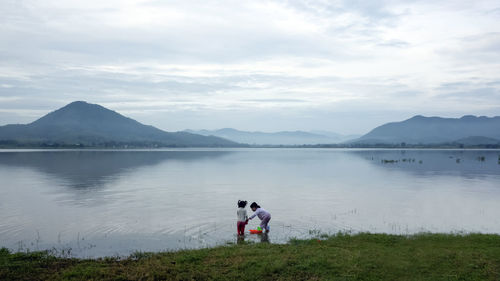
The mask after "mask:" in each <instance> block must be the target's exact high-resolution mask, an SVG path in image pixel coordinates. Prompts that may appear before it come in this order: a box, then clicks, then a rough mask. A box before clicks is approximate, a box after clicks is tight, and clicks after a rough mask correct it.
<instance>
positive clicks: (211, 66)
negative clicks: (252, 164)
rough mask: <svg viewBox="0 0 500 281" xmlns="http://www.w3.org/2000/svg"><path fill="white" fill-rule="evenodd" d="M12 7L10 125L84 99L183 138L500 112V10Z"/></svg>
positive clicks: (4, 23)
mask: <svg viewBox="0 0 500 281" xmlns="http://www.w3.org/2000/svg"><path fill="white" fill-rule="evenodd" d="M0 3H1V4H0V125H2V124H7V123H27V122H31V121H33V120H34V119H36V118H37V117H40V116H42V115H44V114H46V113H48V112H50V111H52V110H54V109H56V108H59V107H61V106H64V105H65V104H67V103H69V102H71V101H75V100H85V101H88V102H91V103H98V104H101V105H103V106H106V107H108V108H110V109H113V110H116V111H118V112H120V113H122V114H125V115H127V116H130V117H132V118H135V119H137V120H138V121H140V122H143V123H146V124H151V125H154V126H157V127H159V128H161V129H165V130H169V131H174V130H182V129H186V128H191V129H201V128H204V129H215V128H222V127H234V128H238V129H243V130H262V131H277V130H330V131H336V132H340V133H365V132H367V131H368V130H370V129H371V128H373V127H375V126H377V125H380V124H382V123H385V122H389V121H397V120H403V119H406V118H409V117H411V116H413V115H417V114H422V115H438V116H446V117H459V116H461V115H465V114H474V115H489V116H492V115H500V2H499V1H498V0H495V1H426V0H423V1H397V0H395V1H390V0H389V1H379V0H376V1H356V0H354V1H353V0H346V1H189V0H182V1H124V0H119V1H118V0H116V1H110V0H107V1H102V0H101V1H94V0H86V1H28V0H27V1H21V0H13V1H10V0H0Z"/></svg>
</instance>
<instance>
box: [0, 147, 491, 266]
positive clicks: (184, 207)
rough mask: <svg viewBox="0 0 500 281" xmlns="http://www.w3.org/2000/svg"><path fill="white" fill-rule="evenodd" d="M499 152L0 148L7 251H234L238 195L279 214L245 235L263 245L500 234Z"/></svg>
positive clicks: (0, 235)
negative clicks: (346, 237) (324, 237)
mask: <svg viewBox="0 0 500 281" xmlns="http://www.w3.org/2000/svg"><path fill="white" fill-rule="evenodd" d="M499 155H500V151H495V150H488V151H481V150H404V151H402V150H342V149H184V150H152V151H147V150H138V151H131V150H122V151H108V150H105V151H102V150H101V151H99V150H97V151H90V150H83V151H82V150H80V151H77V150H76V151H75V150H69V151H68V150H60V151H56V150H50V151H40V150H0V247H8V248H11V249H13V250H19V251H25V250H27V249H29V250H42V249H53V251H54V252H57V253H59V254H62V255H71V256H78V257H99V256H113V255H128V254H130V253H132V252H133V251H136V250H139V251H160V250H176V249H183V248H196V247H209V246H214V245H220V244H225V243H228V242H230V243H231V242H232V243H235V242H236V202H237V201H238V199H244V200H247V201H249V203H250V202H252V201H256V202H258V203H259V204H260V205H261V206H262V207H263V208H265V209H267V210H268V211H270V212H271V214H272V219H271V222H270V226H271V232H270V234H269V235H268V236H267V237H266V236H259V235H247V236H246V237H245V239H246V240H249V241H255V242H261V240H264V242H266V241H269V242H271V243H285V242H287V241H288V240H289V239H291V238H294V237H297V238H306V237H314V236H315V235H318V233H330V234H331V233H336V232H338V231H351V232H359V231H369V232H385V233H397V234H411V233H418V232H424V231H430V232H482V233H500V204H499V203H500V164H499ZM248 212H249V214H251V213H252V212H251V210H250V209H248ZM258 223H259V221H258V219H256V220H254V221H251V222H250V224H249V225H248V226H247V230H248V229H250V228H254V227H256V226H257V225H258ZM68 251H69V254H68Z"/></svg>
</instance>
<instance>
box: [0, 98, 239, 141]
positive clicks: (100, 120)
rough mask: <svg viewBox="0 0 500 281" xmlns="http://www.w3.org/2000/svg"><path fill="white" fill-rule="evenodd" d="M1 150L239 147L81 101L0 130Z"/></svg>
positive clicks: (212, 137)
mask: <svg viewBox="0 0 500 281" xmlns="http://www.w3.org/2000/svg"><path fill="white" fill-rule="evenodd" d="M0 145H2V146H41V147H46V146H49V147H51V146H53V147H61V146H62V147H67V146H76V147H89V146H90V147H165V146H167V147H178V146H179V147H186V146H189V147H194V146H200V147H214V146H215V147H221V146H222V147H226V146H240V145H239V144H237V143H235V142H233V141H229V140H226V139H222V138H219V137H215V136H202V135H196V134H191V133H188V132H175V133H170V132H165V131H162V130H160V129H157V128H155V127H153V126H147V125H143V124H141V123H139V122H137V121H135V120H133V119H130V118H128V117H125V116H123V115H121V114H119V113H117V112H115V111H112V110H109V109H106V108H104V107H102V106H100V105H97V104H89V103H86V102H83V101H76V102H73V103H70V104H68V105H66V106H64V107H62V108H60V109H58V110H56V111H53V112H51V113H49V114H47V115H45V116H43V117H42V118H40V119H38V120H36V121H34V122H33V123H30V124H26V125H5V126H1V127H0Z"/></svg>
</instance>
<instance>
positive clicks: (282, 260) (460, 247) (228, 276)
mask: <svg viewBox="0 0 500 281" xmlns="http://www.w3.org/2000/svg"><path fill="white" fill-rule="evenodd" d="M0 280H252V281H256V280H500V236H499V235H485V234H470V235H464V236H462V235H451V234H419V235H414V236H398V235H386V234H357V235H336V236H332V237H327V238H324V239H321V240H318V239H312V240H293V241H291V242H290V243H289V244H286V245H277V244H267V243H259V244H240V245H228V246H223V247H217V248H209V249H201V250H186V251H180V252H166V253H138V254H135V255H132V256H130V257H129V258H126V259H116V258H105V259H98V260H82V259H68V258H57V257H54V256H51V255H49V254H48V253H46V252H34V253H9V251H8V250H7V249H1V250H0Z"/></svg>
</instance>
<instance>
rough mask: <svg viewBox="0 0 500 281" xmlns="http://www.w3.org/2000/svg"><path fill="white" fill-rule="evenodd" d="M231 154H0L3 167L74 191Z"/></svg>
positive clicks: (93, 152) (190, 152) (138, 152)
mask: <svg viewBox="0 0 500 281" xmlns="http://www.w3.org/2000/svg"><path fill="white" fill-rule="evenodd" d="M228 153H230V152H228V151H36V152H7V153H0V165H6V166H19V167H29V168H33V169H36V170H38V171H41V172H43V173H45V174H49V175H51V176H55V177H57V178H58V179H61V180H63V181H64V182H66V184H67V185H69V186H70V187H72V188H76V189H92V188H96V187H101V186H103V185H104V183H106V182H109V181H110V180H113V178H115V177H117V176H118V175H119V174H121V173H124V172H126V171H130V170H131V169H137V168H139V167H143V166H154V165H157V164H159V163H161V162H164V161H193V160H199V159H202V158H214V157H220V156H223V155H226V154H228Z"/></svg>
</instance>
